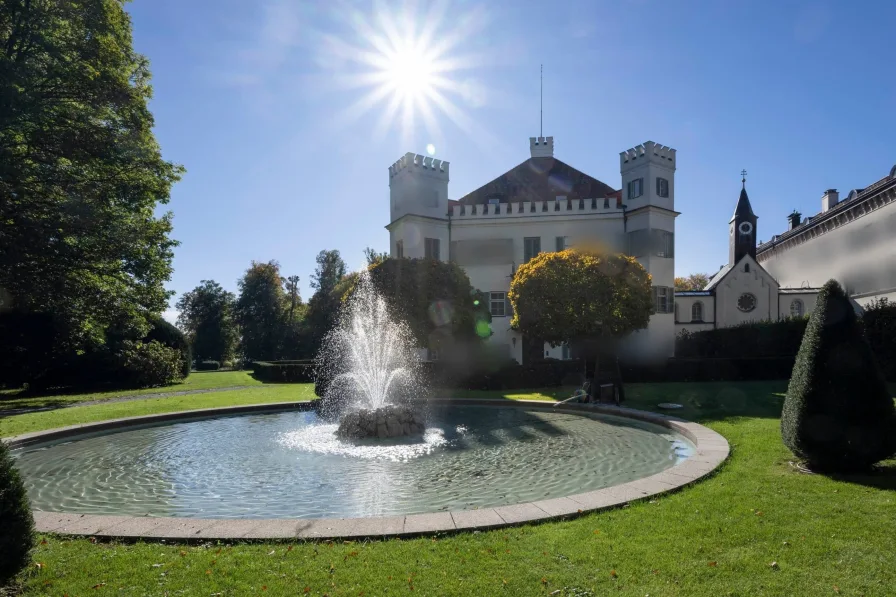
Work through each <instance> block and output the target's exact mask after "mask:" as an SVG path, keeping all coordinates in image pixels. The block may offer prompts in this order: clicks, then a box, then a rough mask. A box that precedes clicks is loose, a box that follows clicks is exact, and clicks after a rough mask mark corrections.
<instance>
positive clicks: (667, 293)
mask: <svg viewBox="0 0 896 597" xmlns="http://www.w3.org/2000/svg"><path fill="white" fill-rule="evenodd" d="M673 297H674V294H673V289H672V288H669V287H668V286H654V287H653V299H654V300H653V303H654V308H655V311H654V312H655V313H673V312H674V311H675V306H674V305H675V299H674V298H673Z"/></svg>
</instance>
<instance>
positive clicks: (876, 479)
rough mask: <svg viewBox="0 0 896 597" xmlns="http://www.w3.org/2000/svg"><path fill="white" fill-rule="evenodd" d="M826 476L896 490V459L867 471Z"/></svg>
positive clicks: (846, 481) (876, 487)
mask: <svg viewBox="0 0 896 597" xmlns="http://www.w3.org/2000/svg"><path fill="white" fill-rule="evenodd" d="M826 476H827V477H830V478H831V479H834V480H835V481H842V482H844V483H852V484H854V485H864V486H865V487H874V488H875V489H891V490H896V461H893V460H890V461H887V462H885V463H883V464H879V465H877V466H875V467H874V468H872V469H871V470H870V471H868V472H867V473H852V474H848V475H847V474H829V475H826Z"/></svg>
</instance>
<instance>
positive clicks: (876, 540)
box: [0, 382, 896, 597]
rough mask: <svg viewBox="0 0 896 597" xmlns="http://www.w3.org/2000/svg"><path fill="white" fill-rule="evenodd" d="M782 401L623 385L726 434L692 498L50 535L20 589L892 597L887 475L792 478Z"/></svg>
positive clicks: (894, 526)
mask: <svg viewBox="0 0 896 597" xmlns="http://www.w3.org/2000/svg"><path fill="white" fill-rule="evenodd" d="M303 387H304V389H303ZM784 389H785V384H784V383H759V382H755V383H738V384H730V383H713V384H710V383H707V384H644V385H635V384H633V385H631V386H629V388H628V397H629V400H628V405H629V406H633V407H637V408H644V409H653V408H654V407H655V405H656V404H657V403H659V402H667V401H672V402H679V403H682V404H684V405H685V408H684V409H682V410H680V411H676V414H680V415H681V416H683V417H685V418H690V419H693V420H697V421H700V422H702V423H704V424H706V425H708V426H710V427H712V428H713V429H715V430H716V431H718V432H719V433H721V434H722V435H724V436H725V437H727V438H728V440H729V441H730V443H731V445H732V456H731V458H730V459H729V460H728V462H726V463H725V464H724V465H723V467H722V468H721V469H720V470H719V471H718V472H717V473H716V474H715V475H714V476H713V477H711V478H709V479H706V480H704V481H702V482H700V483H698V484H696V485H694V486H693V487H689V488H686V489H684V490H681V491H679V492H676V493H673V494H669V495H665V496H661V497H657V498H654V499H652V500H650V501H642V502H638V503H634V504H632V505H630V506H628V507H625V508H620V509H617V510H613V511H609V512H603V513H597V514H591V515H586V516H583V517H580V518H578V519H575V520H570V521H565V522H554V523H546V524H541V525H537V526H525V527H519V528H512V529H505V530H497V531H490V532H482V533H463V534H458V535H453V536H443V537H437V538H420V539H413V540H386V541H372V542H338V541H337V542H332V543H330V542H327V543H294V544H287V543H256V544H231V543H223V542H222V543H209V544H205V545H199V546H193V545H170V544H149V543H136V544H124V543H98V544H92V543H91V542H90V541H89V540H85V539H66V538H61V537H55V536H46V537H43V538H42V542H41V545H39V546H38V548H37V550H36V553H35V556H34V558H35V562H36V563H39V564H40V566H37V565H35V566H34V567H32V568H31V569H30V570H29V571H28V572H27V573H25V574H24V575H23V577H22V583H23V592H24V594H26V595H65V594H68V595H71V596H74V595H85V594H116V595H162V594H168V595H296V594H298V595H304V594H309V595H331V596H336V595H352V596H356V595H368V596H372V595H407V594H412V595H414V594H417V595H439V596H442V595H476V596H479V595H483V596H485V595H488V596H491V595H508V596H511V595H512V596H517V595H557V596H578V597H582V596H585V595H605V594H613V595H632V596H638V597H642V596H644V595H651V596H658V595H712V596H717V595H743V596H746V595H750V596H752V595H812V596H815V595H869V596H870V595H891V594H893V587H896V555H894V552H893V541H894V537H896V491H894V488H896V463H894V462H890V463H887V465H888V466H885V467H883V468H882V470H881V471H880V472H878V473H877V474H874V475H868V476H863V477H853V478H850V479H832V478H828V477H824V476H820V475H804V474H800V473H796V472H794V470H793V468H792V467H791V466H790V464H789V461H790V460H791V456H790V455H789V453H788V452H787V450H786V449H785V448H784V447H783V445H782V444H781V441H780V434H779V421H778V418H777V417H778V414H779V412H780V407H781V402H782V395H781V392H783V390H784ZM289 392H293V393H296V394H301V393H303V392H305V393H308V392H309V390H308V388H307V386H277V387H270V388H267V387H265V388H259V389H251V390H245V391H242V392H222V393H217V394H207V395H199V396H192V397H191V396H185V397H183V400H182V401H181V399H180V398H172V399H170V400H168V399H155V400H146V401H138V402H129V403H122V404H110V405H98V406H85V407H77V408H71V409H65V410H62V411H57V412H56V413H53V412H48V413H34V414H30V415H22V416H20V417H11V418H10V419H8V420H7V421H0V434H4V435H8V434H10V433H17V432H19V431H21V430H24V429H26V428H27V429H36V428H44V427H52V426H56V425H59V424H66V423H65V422H64V421H69V419H68V417H72V416H74V417H77V420H83V421H86V420H97V419H99V418H103V417H107V416H108V417H111V416H122V415H124V414H145V413H147V412H161V411H163V410H174V408H175V407H178V406H179V407H180V408H194V407H198V406H211V405H215V404H221V405H224V404H236V403H247V402H253V401H256V402H261V401H267V400H282V399H290V398H288V397H287V396H286V394H287V393H289ZM562 394H563V397H565V393H562ZM474 395H480V396H483V397H492V396H494V395H495V394H494V393H481V394H474ZM497 395H501V394H500V393H499V394H497ZM513 397H520V395H519V394H516V393H514V394H513ZM188 399H189V400H188ZM118 407H121V408H122V409H123V410H119V408H118ZM54 416H57V417H59V418H54ZM20 419H21V421H22V422H20V421H19V420H20Z"/></svg>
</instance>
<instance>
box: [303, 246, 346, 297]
mask: <svg viewBox="0 0 896 597" xmlns="http://www.w3.org/2000/svg"><path fill="white" fill-rule="evenodd" d="M346 269H347V268H346V266H345V262H344V261H343V260H342V257H341V256H340V255H339V251H337V250H336V249H333V250H331V251H321V252H320V253H318V254H317V268H316V269H315V270H314V273H313V274H312V275H311V288H314V289H316V290H317V291H318V292H323V293H329V292H330V291H331V290H333V288H334V287H335V286H336V284H338V283H339V280H341V279H342V278H343V277H344V276H345V272H346Z"/></svg>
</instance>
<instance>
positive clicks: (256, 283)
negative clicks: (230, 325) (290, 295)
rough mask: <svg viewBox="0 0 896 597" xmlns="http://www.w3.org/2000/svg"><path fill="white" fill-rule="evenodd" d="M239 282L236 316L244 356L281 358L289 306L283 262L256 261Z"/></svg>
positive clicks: (253, 358)
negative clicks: (284, 319) (283, 330)
mask: <svg viewBox="0 0 896 597" xmlns="http://www.w3.org/2000/svg"><path fill="white" fill-rule="evenodd" d="M238 284H239V288H240V294H239V298H237V301H236V319H237V322H238V323H239V326H240V334H241V336H242V340H241V349H242V353H243V355H244V356H245V357H246V358H248V359H251V360H255V361H264V360H269V359H276V358H278V356H279V351H280V345H281V340H282V323H283V313H284V311H285V308H286V295H285V293H284V292H283V279H282V278H281V277H280V264H279V263H277V262H276V261H273V260H272V261H268V262H267V263H261V262H258V261H253V262H252V266H251V267H250V268H249V269H248V270H246V274H245V275H244V276H243V277H242V278H241V279H240V281H239V282H238Z"/></svg>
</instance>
